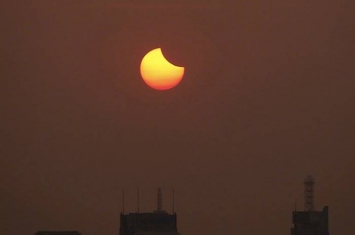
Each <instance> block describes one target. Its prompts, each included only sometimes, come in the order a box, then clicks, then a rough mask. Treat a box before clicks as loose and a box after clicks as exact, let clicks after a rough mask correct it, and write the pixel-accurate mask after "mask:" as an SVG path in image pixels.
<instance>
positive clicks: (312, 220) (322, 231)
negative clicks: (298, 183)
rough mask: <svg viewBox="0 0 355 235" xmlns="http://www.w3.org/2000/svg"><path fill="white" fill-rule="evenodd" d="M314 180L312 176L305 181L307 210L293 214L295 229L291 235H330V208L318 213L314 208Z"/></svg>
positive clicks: (292, 229)
mask: <svg viewBox="0 0 355 235" xmlns="http://www.w3.org/2000/svg"><path fill="white" fill-rule="evenodd" d="M314 184H315V182H314V178H313V177H312V176H310V175H308V176H307V177H306V179H305V180H304V186H305V202H304V205H305V208H304V211H296V209H295V211H294V212H293V214H292V223H293V228H291V235H329V232H328V207H327V206H325V207H324V208H323V210H322V211H316V210H315V207H314Z"/></svg>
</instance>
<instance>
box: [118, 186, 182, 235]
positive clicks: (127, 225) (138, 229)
mask: <svg viewBox="0 0 355 235" xmlns="http://www.w3.org/2000/svg"><path fill="white" fill-rule="evenodd" d="M119 234H120V235H179V233H178V231H177V216H176V213H174V212H173V214H169V213H167V212H166V211H164V210H163V194H162V191H161V189H160V188H159V189H158V194H157V208H156V210H155V211H154V212H148V213H140V212H139V211H138V212H136V213H129V214H124V212H123V213H121V215H120V232H119Z"/></svg>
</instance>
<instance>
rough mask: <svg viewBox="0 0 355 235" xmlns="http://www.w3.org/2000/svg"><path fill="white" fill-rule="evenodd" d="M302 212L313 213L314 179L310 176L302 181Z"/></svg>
mask: <svg viewBox="0 0 355 235" xmlns="http://www.w3.org/2000/svg"><path fill="white" fill-rule="evenodd" d="M304 210H305V211H314V178H313V177H312V176H311V175H308V176H307V177H306V178H305V180H304Z"/></svg>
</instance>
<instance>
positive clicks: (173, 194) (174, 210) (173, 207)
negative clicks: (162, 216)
mask: <svg viewBox="0 0 355 235" xmlns="http://www.w3.org/2000/svg"><path fill="white" fill-rule="evenodd" d="M174 213H175V190H174V189H173V214H174Z"/></svg>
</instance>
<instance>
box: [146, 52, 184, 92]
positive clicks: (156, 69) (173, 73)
mask: <svg viewBox="0 0 355 235" xmlns="http://www.w3.org/2000/svg"><path fill="white" fill-rule="evenodd" d="M140 72H141V76H142V78H143V81H144V82H145V83H146V84H147V85H148V86H150V87H151V88H153V89H156V90H168V89H171V88H173V87H175V86H176V85H177V84H179V83H180V81H181V79H182V78H183V76H184V72H185V68H184V67H179V66H176V65H173V64H171V63H170V62H169V61H167V60H166V59H165V57H164V55H163V53H162V51H161V48H156V49H153V50H151V51H150V52H148V53H147V54H146V55H145V56H144V57H143V59H142V62H141V66H140Z"/></svg>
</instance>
